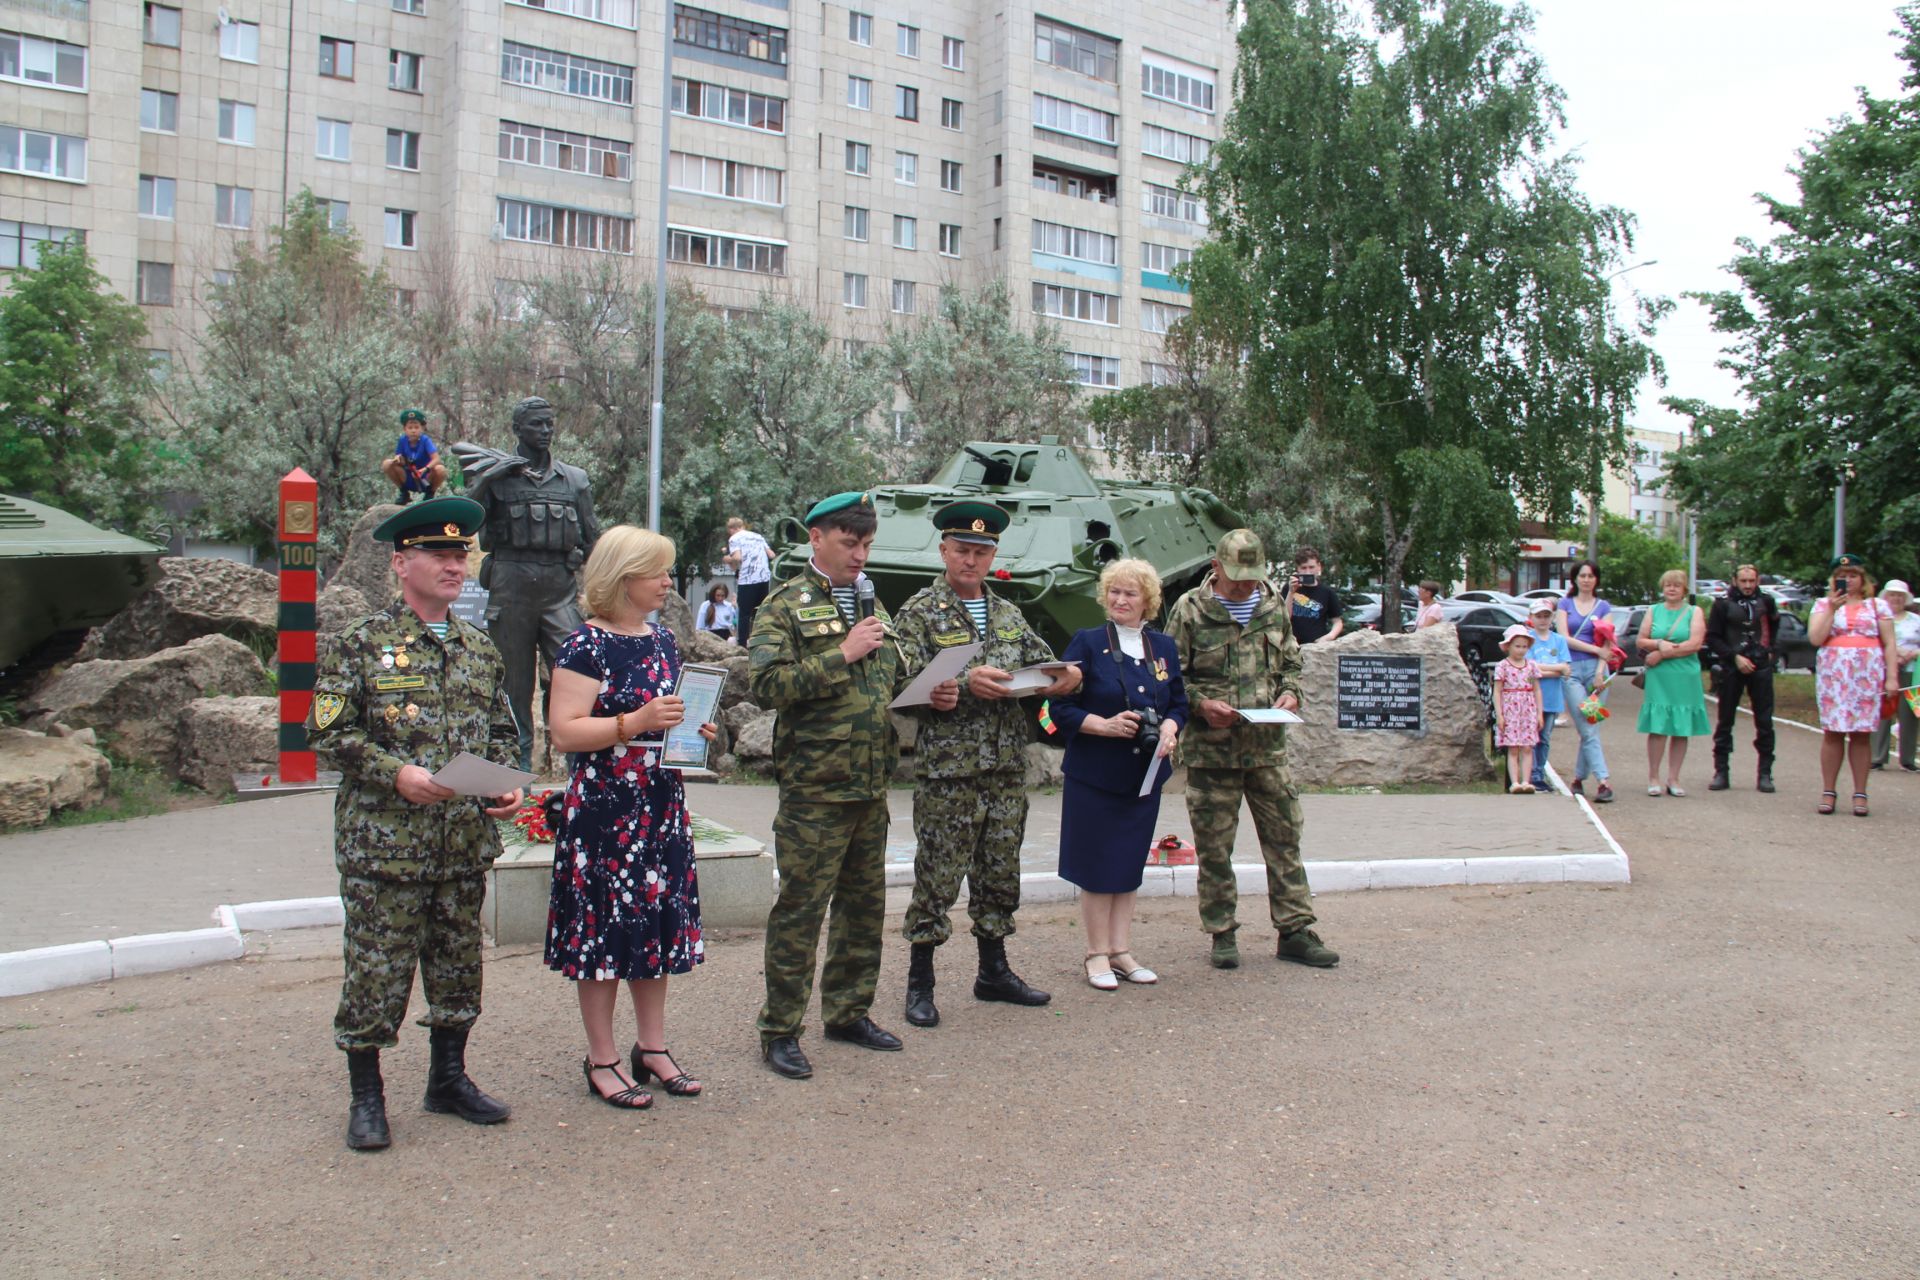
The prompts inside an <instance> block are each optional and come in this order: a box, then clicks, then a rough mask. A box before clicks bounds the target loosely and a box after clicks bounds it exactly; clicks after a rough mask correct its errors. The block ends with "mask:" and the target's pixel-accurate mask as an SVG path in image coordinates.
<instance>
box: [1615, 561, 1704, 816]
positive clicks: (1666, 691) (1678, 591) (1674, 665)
mask: <svg viewBox="0 0 1920 1280" xmlns="http://www.w3.org/2000/svg"><path fill="white" fill-rule="evenodd" d="M1660 596H1661V601H1660V603H1659V604H1656V605H1654V606H1653V608H1651V609H1649V610H1647V616H1646V618H1645V619H1644V620H1642V622H1641V623H1640V635H1639V636H1638V638H1637V639H1636V640H1635V641H1634V643H1635V644H1636V645H1637V646H1638V647H1639V649H1640V652H1641V653H1643V654H1645V655H1646V661H1647V686H1646V697H1645V698H1644V699H1643V700H1642V701H1641V703H1640V722H1639V725H1638V728H1639V730H1640V732H1641V733H1644V734H1646V735H1647V794H1648V795H1650V796H1657V795H1659V794H1660V760H1661V757H1662V756H1664V757H1666V762H1667V783H1666V794H1668V795H1670V796H1684V795H1686V794H1687V793H1686V791H1685V790H1684V789H1683V788H1682V787H1681V786H1680V765H1681V763H1682V762H1683V761H1684V760H1686V758H1687V739H1688V738H1700V737H1705V736H1706V735H1707V734H1708V733H1711V732H1712V727H1711V726H1710V725H1708V723H1707V699H1706V695H1705V693H1703V692H1702V690H1701V687H1700V649H1701V647H1702V646H1703V645H1705V644H1706V642H1707V620H1706V616H1705V615H1704V614H1702V613H1701V612H1700V610H1699V608H1698V606H1695V605H1691V604H1687V603H1686V598H1687V575H1686V574H1685V573H1684V572H1682V571H1681V570H1679V569H1669V570H1667V571H1666V572H1665V573H1663V574H1661V575H1660Z"/></svg>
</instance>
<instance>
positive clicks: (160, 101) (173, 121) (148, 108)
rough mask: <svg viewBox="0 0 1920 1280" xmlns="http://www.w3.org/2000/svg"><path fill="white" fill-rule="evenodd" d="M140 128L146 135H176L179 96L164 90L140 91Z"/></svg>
mask: <svg viewBox="0 0 1920 1280" xmlns="http://www.w3.org/2000/svg"><path fill="white" fill-rule="evenodd" d="M140 127H141V128H142V129H144V130H146V131H147V132H148V133H177V132H178V131H179V128H180V95H179V94H177V93H168V92H167V91H166V90H164V89H142V90H141V91H140Z"/></svg>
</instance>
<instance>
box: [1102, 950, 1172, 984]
mask: <svg viewBox="0 0 1920 1280" xmlns="http://www.w3.org/2000/svg"><path fill="white" fill-rule="evenodd" d="M1122 956H1124V957H1126V958H1127V959H1128V960H1131V959H1133V952H1131V951H1116V952H1114V953H1113V954H1112V955H1109V956H1108V957H1107V962H1108V963H1109V964H1111V965H1113V971H1114V972H1115V973H1117V974H1119V975H1120V976H1121V977H1122V978H1124V979H1126V980H1127V981H1128V982H1132V983H1137V984H1139V985H1140V986H1143V987H1150V986H1152V985H1153V984H1154V983H1156V982H1158V981H1160V975H1159V974H1157V973H1155V972H1154V971H1153V970H1151V969H1149V968H1147V966H1145V965H1143V964H1136V965H1129V966H1127V967H1126V968H1122V967H1121V966H1120V963H1119V962H1120V958H1121V957H1122Z"/></svg>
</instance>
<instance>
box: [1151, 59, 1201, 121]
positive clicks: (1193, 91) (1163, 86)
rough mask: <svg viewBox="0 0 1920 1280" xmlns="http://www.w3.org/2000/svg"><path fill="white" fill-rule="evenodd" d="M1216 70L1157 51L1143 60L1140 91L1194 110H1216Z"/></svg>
mask: <svg viewBox="0 0 1920 1280" xmlns="http://www.w3.org/2000/svg"><path fill="white" fill-rule="evenodd" d="M1213 82H1214V75H1213V72H1211V71H1209V70H1207V69H1206V68H1205V67H1196V66H1194V65H1192V64H1191V63H1186V62H1181V61H1179V60H1178V59H1175V58H1169V57H1166V56H1164V55H1162V54H1158V53H1149V54H1146V55H1144V56H1143V57H1142V58H1141V60H1140V91H1141V92H1142V93H1144V94H1146V95H1147V96H1148V97H1149V98H1159V99H1161V100H1162V101H1165V102H1177V103H1179V104H1180V105H1181V106H1183V107H1191V108H1193V109H1194V110H1195V111H1212V110H1213Z"/></svg>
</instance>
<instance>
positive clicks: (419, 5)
mask: <svg viewBox="0 0 1920 1280" xmlns="http://www.w3.org/2000/svg"><path fill="white" fill-rule="evenodd" d="M393 11H394V12H395V13H411V14H413V15H415V16H416V17H418V16H421V15H424V14H425V13H426V11H427V4H426V0H393Z"/></svg>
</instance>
